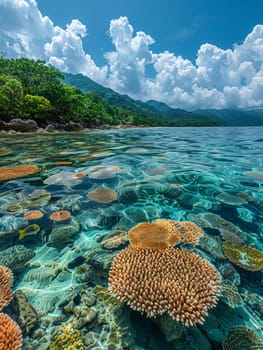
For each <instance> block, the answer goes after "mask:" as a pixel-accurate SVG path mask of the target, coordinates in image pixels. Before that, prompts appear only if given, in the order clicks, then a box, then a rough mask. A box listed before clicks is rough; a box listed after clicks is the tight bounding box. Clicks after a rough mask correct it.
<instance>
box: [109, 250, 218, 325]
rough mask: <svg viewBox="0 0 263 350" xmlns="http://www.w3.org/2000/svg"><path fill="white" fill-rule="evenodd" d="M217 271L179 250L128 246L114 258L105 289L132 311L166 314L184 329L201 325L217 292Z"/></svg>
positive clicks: (149, 314) (151, 315)
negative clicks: (184, 326) (107, 286)
mask: <svg viewBox="0 0 263 350" xmlns="http://www.w3.org/2000/svg"><path fill="white" fill-rule="evenodd" d="M219 285H220V276H219V274H218V272H217V270H216V269H215V268H214V267H213V266H212V265H211V264H210V263H209V262H208V261H206V260H204V259H202V258H201V257H199V256H198V255H196V254H194V253H192V252H188V251H185V250H181V249H178V248H177V249H175V248H173V247H168V248H165V249H152V248H138V247H133V246H130V247H128V248H126V249H124V250H122V251H121V252H120V253H119V254H118V255H117V256H116V257H115V258H114V261H113V264H112V267H111V270H110V275H109V289H110V291H111V292H112V294H113V295H114V296H115V297H117V299H119V300H122V301H125V302H127V303H128V305H129V306H130V307H131V308H132V309H133V310H137V311H139V312H141V313H146V316H147V317H156V316H158V315H161V314H164V313H168V314H169V315H170V316H171V317H172V318H173V319H175V320H177V321H178V322H181V323H183V324H184V325H186V326H193V325H197V324H202V323H203V322H204V320H205V316H207V312H208V310H209V309H211V308H213V307H214V306H215V305H216V303H217V300H218V297H219V292H220V288H219Z"/></svg>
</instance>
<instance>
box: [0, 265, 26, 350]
mask: <svg viewBox="0 0 263 350" xmlns="http://www.w3.org/2000/svg"><path fill="white" fill-rule="evenodd" d="M0 282H1V283H0V311H1V310H2V308H3V307H5V306H6V305H8V304H9V303H10V301H11V299H12V297H13V292H12V289H11V287H12V284H13V273H12V271H11V270H10V269H9V268H7V267H6V266H2V265H0ZM22 342H23V340H22V332H21V329H20V328H19V326H18V324H17V323H16V322H15V321H14V320H12V319H11V318H10V317H9V316H8V315H6V314H3V313H0V348H1V349H3V350H5V349H7V350H9V349H10V350H19V349H21V348H22Z"/></svg>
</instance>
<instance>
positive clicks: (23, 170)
mask: <svg viewBox="0 0 263 350" xmlns="http://www.w3.org/2000/svg"><path fill="white" fill-rule="evenodd" d="M37 170H38V166H37V165H15V166H9V167H4V168H0V181H7V180H11V179H17V178H18V177H23V176H27V175H31V174H34V173H35V172H36V171H37Z"/></svg>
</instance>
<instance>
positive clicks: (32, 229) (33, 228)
mask: <svg viewBox="0 0 263 350" xmlns="http://www.w3.org/2000/svg"><path fill="white" fill-rule="evenodd" d="M39 231H40V227H39V225H37V224H32V225H29V226H27V227H26V228H25V229H23V230H18V233H19V236H18V240H21V239H23V238H24V237H27V236H33V235H36V234H37V233H38V232H39Z"/></svg>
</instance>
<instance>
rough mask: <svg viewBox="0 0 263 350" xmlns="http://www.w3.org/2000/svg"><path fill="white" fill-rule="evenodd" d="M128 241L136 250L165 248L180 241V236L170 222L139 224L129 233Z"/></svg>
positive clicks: (158, 221)
mask: <svg viewBox="0 0 263 350" xmlns="http://www.w3.org/2000/svg"><path fill="white" fill-rule="evenodd" d="M129 239H130V242H131V244H132V246H133V247H136V248H166V247H167V246H168V245H174V244H175V243H176V242H179V241H180V235H179V232H178V230H177V229H176V227H175V226H174V225H173V224H172V220H161V219H160V220H157V221H156V222H153V223H151V224H150V223H148V222H141V223H140V224H138V225H137V226H135V227H133V228H132V229H131V230H130V232H129Z"/></svg>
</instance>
